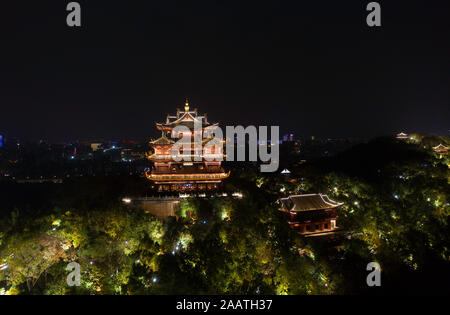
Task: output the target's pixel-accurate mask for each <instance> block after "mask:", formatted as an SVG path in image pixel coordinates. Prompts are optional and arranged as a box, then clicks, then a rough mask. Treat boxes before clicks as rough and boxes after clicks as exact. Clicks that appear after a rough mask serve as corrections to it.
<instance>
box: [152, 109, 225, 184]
mask: <svg viewBox="0 0 450 315" xmlns="http://www.w3.org/2000/svg"><path fill="white" fill-rule="evenodd" d="M195 123H201V127H202V132H205V131H206V130H214V129H215V128H217V127H218V124H217V123H216V124H210V123H209V122H208V120H207V117H206V114H204V115H203V116H201V115H199V114H198V113H197V109H194V110H193V111H192V110H190V108H189V102H188V101H187V100H186V103H185V106H184V111H180V110H177V114H176V115H175V116H170V115H168V116H167V118H166V122H165V123H156V128H157V129H158V130H160V131H161V133H162V135H161V137H160V138H159V139H156V140H155V141H152V142H150V145H151V147H152V148H153V150H154V152H153V154H150V155H148V159H149V160H150V161H152V162H153V164H154V166H153V168H152V169H151V171H147V172H146V173H145V175H146V177H147V178H148V179H149V180H151V181H153V182H154V183H155V184H156V185H157V186H158V190H159V191H178V192H183V191H200V190H210V189H216V188H218V187H219V184H220V183H221V181H222V180H223V179H225V178H227V177H228V176H229V172H228V173H226V172H225V171H224V169H223V168H222V166H221V163H222V162H221V161H222V160H223V152H222V147H223V145H217V146H212V147H211V150H209V151H210V152H209V151H208V150H207V147H206V146H205V144H206V143H208V142H209V141H214V140H213V137H208V138H204V139H201V143H199V144H198V145H197V146H196V145H195V143H194V139H195V136H194V124H195ZM176 126H184V127H187V128H185V129H186V130H189V131H188V132H185V134H181V133H180V134H173V133H174V132H173V129H174V128H175V127H176ZM181 137H183V139H184V138H185V137H190V138H191V139H192V141H191V142H190V144H189V145H186V146H188V148H187V149H186V148H185V146H183V147H182V148H181V149H180V150H179V152H178V154H177V155H176V156H174V155H173V152H172V146H173V145H174V143H175V141H174V140H172V139H171V138H174V139H175V140H178V139H180V138H181ZM201 137H203V134H202V135H201ZM219 141H223V140H219ZM221 144H223V143H221ZM216 147H217V148H219V152H215V148H216ZM180 157H190V159H188V160H189V161H185V160H183V161H176V160H179V159H178V158H180Z"/></svg>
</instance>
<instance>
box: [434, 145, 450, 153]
mask: <svg viewBox="0 0 450 315" xmlns="http://www.w3.org/2000/svg"><path fill="white" fill-rule="evenodd" d="M433 151H434V152H436V153H437V154H439V155H440V156H443V155H447V153H448V147H446V146H445V145H443V144H442V143H440V144H439V145H437V146H435V147H433Z"/></svg>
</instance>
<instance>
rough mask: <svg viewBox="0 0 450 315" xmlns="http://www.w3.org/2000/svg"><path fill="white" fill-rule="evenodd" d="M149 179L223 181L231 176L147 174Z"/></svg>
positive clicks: (218, 174)
mask: <svg viewBox="0 0 450 315" xmlns="http://www.w3.org/2000/svg"><path fill="white" fill-rule="evenodd" d="M145 175H146V176H147V178H148V179H151V180H162V181H164V180H221V179H225V178H227V177H228V176H229V175H230V172H228V173H214V174H168V175H159V174H151V173H146V174H145Z"/></svg>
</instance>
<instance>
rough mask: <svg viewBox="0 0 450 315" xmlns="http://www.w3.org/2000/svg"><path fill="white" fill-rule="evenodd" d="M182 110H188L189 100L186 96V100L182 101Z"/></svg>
mask: <svg viewBox="0 0 450 315" xmlns="http://www.w3.org/2000/svg"><path fill="white" fill-rule="evenodd" d="M184 111H185V112H188V111H189V100H188V98H187V97H186V101H185V102H184Z"/></svg>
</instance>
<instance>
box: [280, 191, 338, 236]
mask: <svg viewBox="0 0 450 315" xmlns="http://www.w3.org/2000/svg"><path fill="white" fill-rule="evenodd" d="M277 203H278V204H279V206H280V208H279V210H280V211H282V212H283V213H284V214H285V217H286V219H287V221H288V223H289V226H290V227H291V228H293V229H294V230H296V231H298V232H300V233H301V234H306V235H319V234H323V233H325V232H332V231H334V230H336V229H337V225H336V220H337V218H338V215H337V212H336V210H337V208H338V207H339V206H341V205H343V203H339V202H336V201H333V200H331V199H329V198H328V196H327V195H322V194H305V195H293V196H289V197H287V198H280V199H278V201H277Z"/></svg>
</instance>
